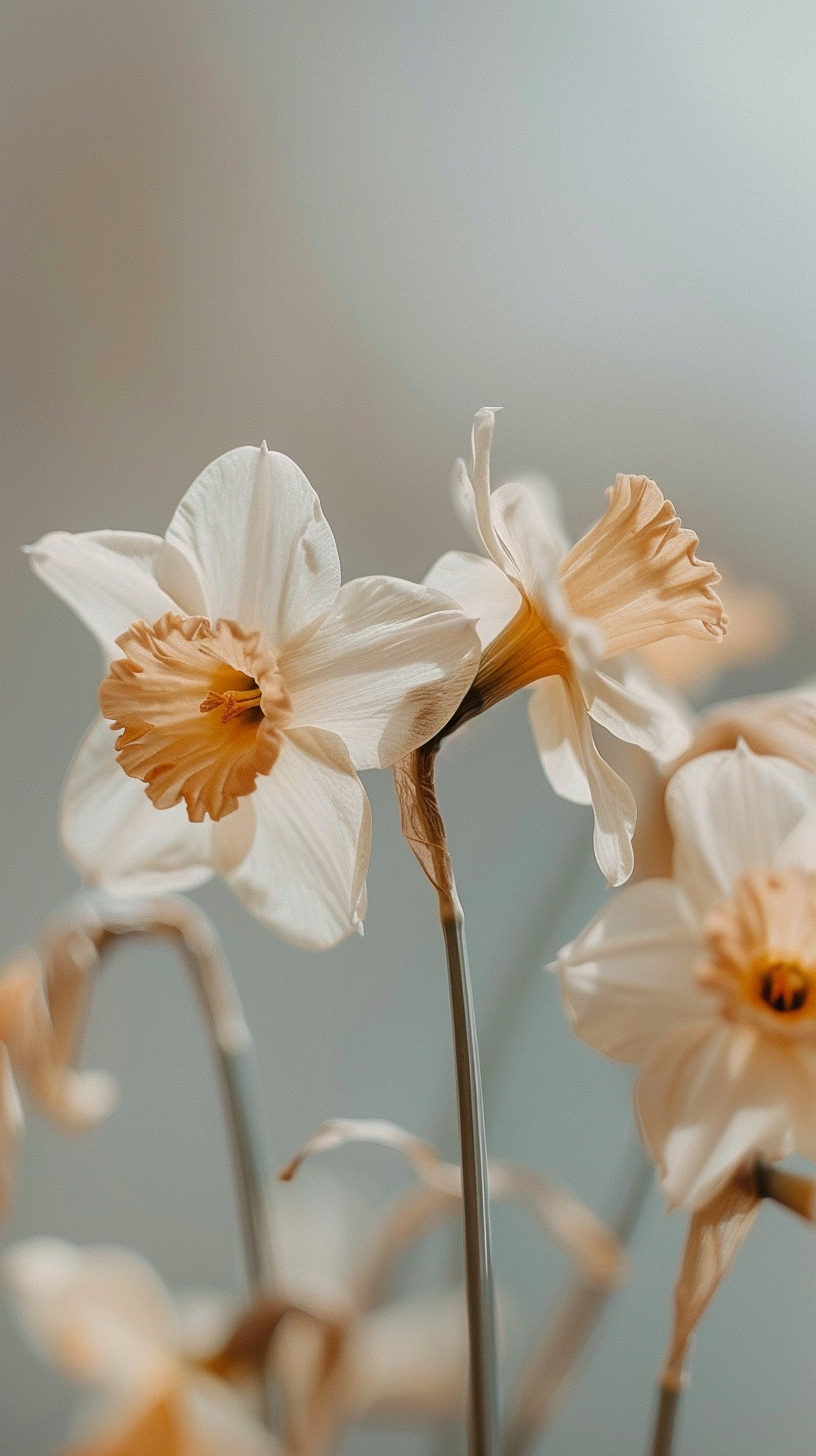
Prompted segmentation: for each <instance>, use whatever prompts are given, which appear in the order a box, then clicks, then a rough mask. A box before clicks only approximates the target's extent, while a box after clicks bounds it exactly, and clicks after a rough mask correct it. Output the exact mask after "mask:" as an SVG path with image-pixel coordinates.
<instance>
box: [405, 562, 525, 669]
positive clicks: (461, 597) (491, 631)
mask: <svg viewBox="0 0 816 1456" xmlns="http://www.w3.org/2000/svg"><path fill="white" fill-rule="evenodd" d="M425 585H426V586H427V587H431V588H432V589H433V590H434V591H439V592H444V594H445V596H448V597H450V598H451V599H452V600H453V601H454V602H458V604H459V606H460V607H461V608H462V611H463V612H464V613H465V615H466V616H468V617H470V618H472V620H473V621H474V622H475V623H476V631H477V632H478V634H479V640H480V642H481V644H482V648H485V647H487V646H488V644H489V643H490V642H492V641H493V639H494V637H498V635H499V633H500V632H502V631H504V628H505V627H506V626H507V625H508V623H509V622H511V621H512V619H513V617H515V615H516V612H517V611H518V609H519V607H520V606H521V596H520V594H519V592H518V589H517V588H516V587H514V586H513V583H512V582H511V581H510V580H508V578H507V577H506V576H505V574H504V572H503V571H502V570H501V569H500V568H499V567H498V566H497V565H496V563H495V561H491V560H490V559H489V557H487V556H472V555H471V554H470V553H469V552H467V551H448V552H446V554H445V555H444V556H440V558H439V560H438V561H437V562H436V564H435V565H434V566H432V567H431V569H430V571H429V572H428V575H427V576H426V577H425Z"/></svg>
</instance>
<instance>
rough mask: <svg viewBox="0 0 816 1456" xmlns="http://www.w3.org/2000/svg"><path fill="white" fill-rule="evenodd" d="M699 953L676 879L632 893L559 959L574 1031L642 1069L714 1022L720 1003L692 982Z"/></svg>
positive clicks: (608, 908) (698, 938)
mask: <svg viewBox="0 0 816 1456" xmlns="http://www.w3.org/2000/svg"><path fill="white" fill-rule="evenodd" d="M702 948H703V937H702V933H701V930H700V926H699V923H698V920H697V916H696V915H695V913H694V911H693V910H692V908H691V906H690V905H689V903H688V902H687V900H686V899H685V897H684V895H683V894H682V891H680V890H679V889H678V887H677V886H676V885H675V884H674V882H673V881H672V880H645V881H643V882H642V883H641V884H639V885H629V886H627V887H626V889H624V890H621V892H620V894H618V895H616V896H615V897H614V899H612V900H610V902H609V904H608V905H605V906H604V907H603V909H602V910H600V911H599V912H598V914H597V915H596V916H595V918H594V920H592V921H590V923H589V925H588V926H587V928H586V930H584V931H582V932H581V934H580V935H579V936H577V938H576V939H575V940H574V941H572V943H571V944H570V945H566V946H565V947H564V949H563V950H562V951H561V952H560V954H559V956H558V961H557V970H558V975H559V978H560V981H561V995H562V999H563V1002H564V1005H565V1007H566V1009H567V1013H568V1015H569V1017H570V1020H571V1022H572V1027H573V1031H574V1032H575V1033H576V1035H577V1036H580V1037H581V1039H582V1041H586V1042H589V1044H590V1046H594V1047H596V1048H597V1050H598V1051H601V1052H605V1053H606V1055H607V1056H609V1057H617V1058H618V1059H619V1060H620V1061H624V1062H643V1061H645V1060H646V1059H647V1058H648V1057H649V1056H650V1055H651V1053H652V1052H653V1050H654V1048H655V1046H656V1044H657V1043H658V1042H659V1041H660V1039H661V1037H664V1036H667V1035H668V1034H669V1033H670V1032H672V1031H673V1030H675V1028H677V1027H678V1026H680V1025H683V1024H689V1025H690V1024H694V1025H695V1026H696V1025H699V1024H700V1023H701V1022H709V1023H711V1022H712V1021H713V1018H714V1017H715V1014H716V1009H717V1008H716V1003H715V1001H714V998H713V997H712V996H711V995H708V994H706V993H705V992H704V991H702V990H701V989H700V988H699V986H698V985H697V983H696V981H695V978H694V967H695V965H696V964H697V962H698V961H699V959H700V955H701V951H702Z"/></svg>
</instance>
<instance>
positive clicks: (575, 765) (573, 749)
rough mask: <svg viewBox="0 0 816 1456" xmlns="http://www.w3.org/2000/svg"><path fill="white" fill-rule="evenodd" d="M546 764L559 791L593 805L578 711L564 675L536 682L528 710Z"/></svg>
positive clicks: (542, 761)
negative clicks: (576, 720)
mask: <svg viewBox="0 0 816 1456" xmlns="http://www.w3.org/2000/svg"><path fill="white" fill-rule="evenodd" d="M527 711H528V713H529V715H530V726H531V728H532V730H533V737H534V738H535V743H536V748H537V749H538V753H539V757H540V759H541V763H542V767H543V769H544V772H545V774H546V775H547V778H548V779H549V781H550V783H551V784H552V786H553V788H554V790H555V792H556V793H557V794H560V795H561V798H562V799H569V800H570V802H571V803H573V804H591V803H592V794H591V793H590V789H589V781H588V779H587V776H586V771H585V769H584V761H583V751H582V748H581V739H580V735H579V733H578V727H577V724H576V722H575V710H574V707H573V703H572V699H571V697H570V695H569V692H568V691H567V686H566V684H565V682H564V679H563V678H562V677H555V676H554V677H545V678H542V679H541V682H538V683H536V685H535V688H534V689H533V691H532V693H531V695H530V701H529V704H528V709H527Z"/></svg>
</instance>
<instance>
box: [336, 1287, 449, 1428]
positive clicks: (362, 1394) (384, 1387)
mask: <svg viewBox="0 0 816 1456" xmlns="http://www.w3.org/2000/svg"><path fill="white" fill-rule="evenodd" d="M346 1362H347V1364H346V1367H345V1369H344V1377H345V1378H344V1392H345V1400H346V1402H347V1411H348V1414H349V1416H350V1417H354V1416H363V1415H369V1414H374V1413H377V1414H380V1415H392V1416H398V1417H403V1418H405V1417H410V1416H424V1417H425V1418H426V1419H432V1418H437V1419H439V1418H443V1417H445V1416H447V1417H453V1416H457V1415H460V1414H461V1413H462V1411H463V1410H464V1406H465V1401H466V1397H467V1383H468V1356H467V1321H466V1318H465V1306H464V1300H463V1298H462V1295H461V1294H460V1293H458V1292H457V1293H455V1294H451V1295H442V1296H439V1295H435V1296H434V1295H432V1296H425V1297H419V1298H417V1299H410V1300H407V1299H406V1300H401V1301H399V1302H398V1303H396V1304H391V1305H389V1306H387V1307H386V1308H383V1309H379V1310H375V1311H374V1312H373V1313H371V1314H369V1315H367V1316H366V1317H365V1318H364V1319H363V1320H361V1321H360V1322H359V1323H358V1324H357V1326H356V1328H355V1329H354V1332H353V1334H352V1336H351V1340H350V1343H349V1348H348V1351H347V1355H346Z"/></svg>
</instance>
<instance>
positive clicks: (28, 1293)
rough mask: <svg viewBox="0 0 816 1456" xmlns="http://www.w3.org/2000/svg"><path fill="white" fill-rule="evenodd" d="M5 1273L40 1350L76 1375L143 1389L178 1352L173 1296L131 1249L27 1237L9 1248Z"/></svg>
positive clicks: (95, 1381) (112, 1386)
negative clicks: (88, 1245) (81, 1247)
mask: <svg viewBox="0 0 816 1456" xmlns="http://www.w3.org/2000/svg"><path fill="white" fill-rule="evenodd" d="M2 1274H3V1280H4V1283H5V1284H6V1287H7V1288H8V1289H9V1291H10V1293H11V1296H12V1299H13V1301H14V1305H15V1309H16V1313H17V1316H18V1318H19V1320H20V1323H21V1324H22V1327H23V1329H24V1331H25V1333H26V1334H27V1336H28V1338H29V1340H30V1341H31V1343H32V1344H33V1345H34V1347H35V1349H37V1350H38V1351H39V1352H40V1353H41V1354H42V1355H43V1356H44V1357H45V1358H46V1359H47V1360H49V1361H51V1362H52V1363H53V1364H54V1365H55V1366H56V1367H57V1368H58V1369H60V1370H62V1371H63V1372H64V1373H65V1374H67V1375H70V1376H71V1377H72V1378H73V1379H75V1380H83V1381H88V1382H90V1383H93V1384H99V1385H102V1386H106V1387H107V1388H108V1389H113V1390H120V1391H123V1392H124V1391H128V1390H136V1389H138V1388H139V1387H144V1386H147V1385H148V1384H150V1383H151V1382H152V1381H153V1380H154V1379H156V1377H157V1375H159V1374H160V1373H161V1372H162V1371H163V1370H164V1368H165V1367H166V1366H167V1364H168V1362H170V1361H172V1360H173V1358H174V1352H175V1345H176V1340H177V1327H176V1316H175V1312H174V1310H173V1304H172V1301H171V1299H170V1296H169V1294H168V1293H167V1290H166V1289H165V1287H164V1285H163V1284H162V1282H161V1280H160V1279H159V1277H158V1275H157V1274H156V1273H155V1271H154V1270H153V1269H151V1267H150V1265H149V1264H147V1263H146V1262H145V1260H143V1259H140V1258H139V1257H138V1255H136V1254H133V1253H131V1252H130V1251H129V1250H128V1249H116V1248H104V1247H99V1248H91V1249H80V1248H77V1247H75V1246H74V1245H72V1244H68V1243H64V1242H63V1240H61V1239H28V1240H27V1241H26V1242H24V1243H20V1244H15V1245H13V1246H12V1247H11V1248H10V1249H7V1250H6V1251H5V1253H4V1255H3V1259H2Z"/></svg>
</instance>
